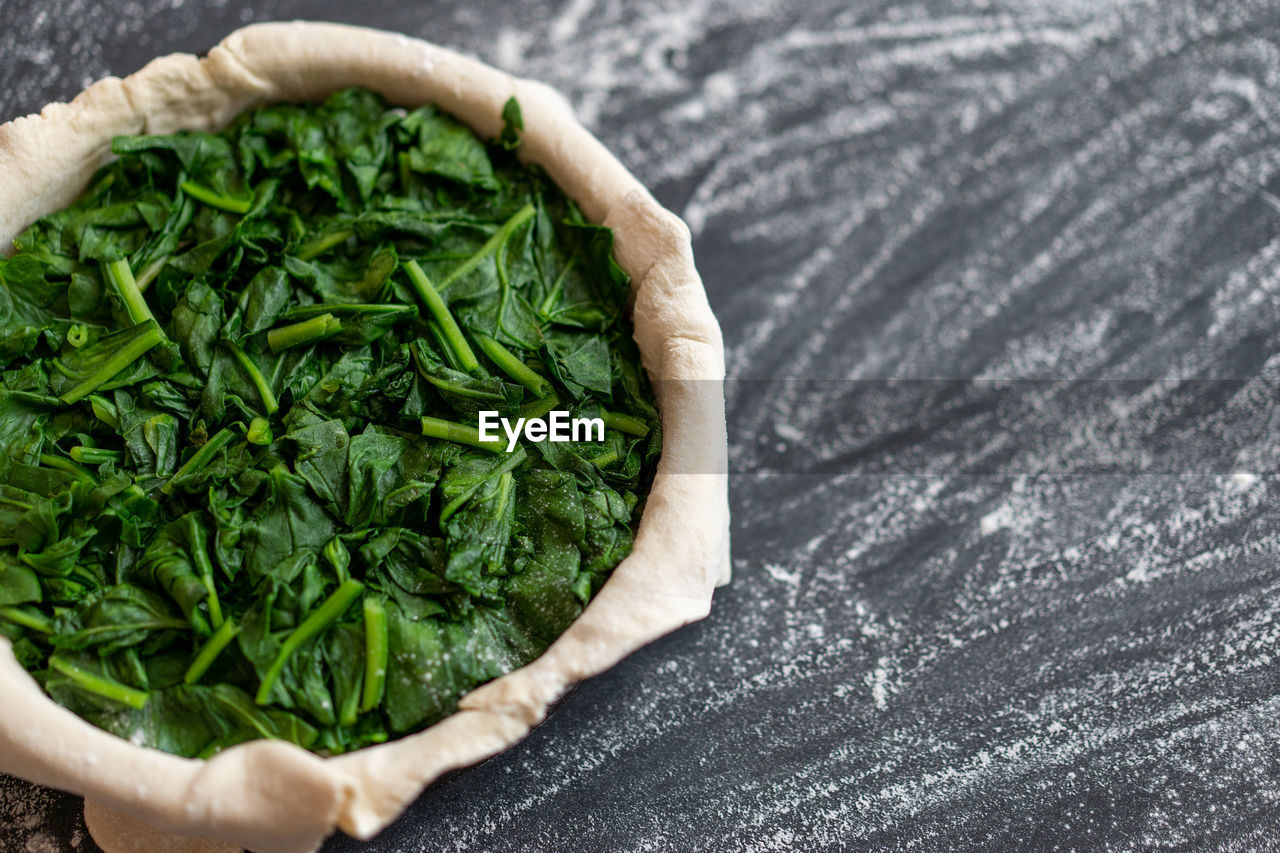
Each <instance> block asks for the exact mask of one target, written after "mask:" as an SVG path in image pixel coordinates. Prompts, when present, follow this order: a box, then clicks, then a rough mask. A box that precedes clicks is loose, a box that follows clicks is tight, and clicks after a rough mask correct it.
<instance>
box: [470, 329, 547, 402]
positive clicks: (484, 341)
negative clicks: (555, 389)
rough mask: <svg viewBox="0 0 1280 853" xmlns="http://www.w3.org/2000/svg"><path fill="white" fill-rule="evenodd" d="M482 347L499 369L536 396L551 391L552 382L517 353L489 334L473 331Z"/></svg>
mask: <svg viewBox="0 0 1280 853" xmlns="http://www.w3.org/2000/svg"><path fill="white" fill-rule="evenodd" d="M471 336H472V337H473V338H475V339H476V343H477V344H479V345H480V349H481V351H482V352H484V354H485V355H487V356H488V357H489V360H490V361H492V362H493V363H494V364H496V365H497V366H498V369H499V370H501V371H502V372H503V373H505V374H507V375H508V376H510V377H511V378H512V379H514V380H515V381H517V382H519V383H520V384H521V385H523V386H524V387H526V388H528V389H529V390H530V391H532V392H533V394H534V396H535V397H545V396H547V394H549V393H550V392H551V383H550V382H548V381H547V380H546V379H544V378H542V377H541V376H539V375H538V374H537V373H535V372H534V371H533V370H532V369H530V367H529V366H528V365H527V364H525V363H524V362H523V361H521V360H520V359H518V358H516V355H515V353H513V352H511V350H509V349H507V348H506V347H504V346H503V345H502V344H500V343H498V342H497V341H495V340H494V339H493V338H491V337H489V336H488V335H485V334H481V333H480V332H472V334H471Z"/></svg>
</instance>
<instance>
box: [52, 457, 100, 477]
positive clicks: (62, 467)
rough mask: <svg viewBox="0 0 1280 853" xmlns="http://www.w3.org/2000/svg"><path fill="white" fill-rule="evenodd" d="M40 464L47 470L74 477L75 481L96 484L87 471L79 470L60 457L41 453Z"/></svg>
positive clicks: (72, 463)
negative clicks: (53, 469) (54, 470)
mask: <svg viewBox="0 0 1280 853" xmlns="http://www.w3.org/2000/svg"><path fill="white" fill-rule="evenodd" d="M40 464H41V465H46V466H48V467H49V468H57V469H58V470H59V471H64V472H66V473H68V474H70V475H71V476H73V477H75V478H76V479H77V480H84V481H85V482H87V483H93V482H97V481H96V480H95V479H94V476H93V475H92V474H90V473H89V472H88V471H86V470H85V469H83V468H81V467H80V466H79V465H77V464H76V463H74V462H72V461H71V460H70V459H63V458H62V457H61V456H54V455H53V454H51V453H41V454H40Z"/></svg>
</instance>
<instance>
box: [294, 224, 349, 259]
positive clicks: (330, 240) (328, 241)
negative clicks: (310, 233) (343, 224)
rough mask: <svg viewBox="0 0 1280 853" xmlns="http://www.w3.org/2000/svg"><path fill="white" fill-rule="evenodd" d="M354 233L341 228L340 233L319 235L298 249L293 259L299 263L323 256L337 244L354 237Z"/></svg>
mask: <svg viewBox="0 0 1280 853" xmlns="http://www.w3.org/2000/svg"><path fill="white" fill-rule="evenodd" d="M355 234H356V232H354V231H352V230H351V229H350V228H343V229H342V230H340V231H333V232H330V233H329V234H321V235H320V236H319V237H316V238H315V239H312V240H308V241H307V242H305V243H303V244H302V245H301V246H299V247H298V251H297V254H296V255H295V257H296V258H297V259H298V260H300V261H311V260H315V259H316V258H318V257H320V256H321V255H323V254H324V253H325V252H327V251H329V250H330V249H332V248H333V247H334V246H336V245H338V244H339V243H345V242H346V241H347V240H350V239H351V238H352V237H354V236H355Z"/></svg>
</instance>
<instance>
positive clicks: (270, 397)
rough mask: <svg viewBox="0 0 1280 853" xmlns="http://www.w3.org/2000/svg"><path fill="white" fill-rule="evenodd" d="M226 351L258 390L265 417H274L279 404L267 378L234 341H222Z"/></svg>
mask: <svg viewBox="0 0 1280 853" xmlns="http://www.w3.org/2000/svg"><path fill="white" fill-rule="evenodd" d="M223 343H224V344H226V346H227V349H228V350H229V351H230V352H231V357H232V358H234V359H235V360H236V364H238V365H240V369H241V370H243V371H244V372H245V374H246V375H247V376H248V377H249V381H250V382H252V383H253V387H254V388H257V389H258V396H259V397H261V398H262V407H263V408H264V409H266V410H267V416H268V417H270V416H271V415H274V414H275V413H276V412H277V411H278V410H279V408H280V403H279V401H278V400H276V395H275V392H273V391H272V390H271V384H270V383H269V382H267V377H265V376H263V375H262V371H261V370H259V369H258V365H256V364H254V363H253V359H251V358H249V356H247V355H246V354H245V351H244V350H242V349H240V345H239V344H237V343H236V342H235V341H223Z"/></svg>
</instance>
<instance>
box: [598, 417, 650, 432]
mask: <svg viewBox="0 0 1280 853" xmlns="http://www.w3.org/2000/svg"><path fill="white" fill-rule="evenodd" d="M600 419H601V420H603V421H604V426H605V429H616V430H617V431H618V432H625V433H626V434H627V435H634V436H639V437H640V438H644V437H645V436H646V435H648V434H649V425H648V424H647V423H645V422H644V421H642V420H640V419H639V418H633V417H632V416H631V415H624V414H622V413H620V412H602V413H601V417H600Z"/></svg>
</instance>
